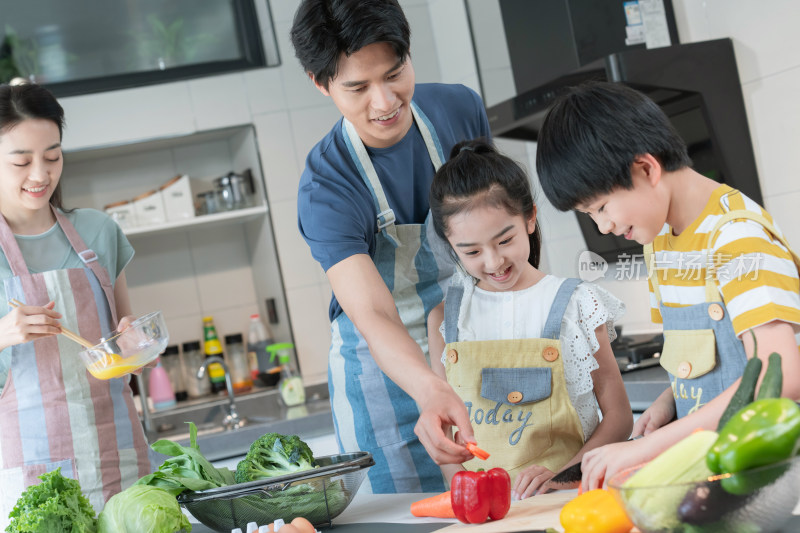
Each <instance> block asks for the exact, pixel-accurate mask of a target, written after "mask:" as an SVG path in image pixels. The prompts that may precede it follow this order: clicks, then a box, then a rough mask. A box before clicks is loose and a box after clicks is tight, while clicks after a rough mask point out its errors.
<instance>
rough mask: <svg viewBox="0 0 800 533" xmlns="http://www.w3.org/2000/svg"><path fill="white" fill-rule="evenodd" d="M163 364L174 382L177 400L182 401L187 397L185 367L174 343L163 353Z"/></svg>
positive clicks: (173, 388) (170, 379) (171, 381)
mask: <svg viewBox="0 0 800 533" xmlns="http://www.w3.org/2000/svg"><path fill="white" fill-rule="evenodd" d="M161 364H162V365H164V370H166V371H167V374H168V375H169V381H170V383H172V390H173V391H175V400H176V401H179V402H182V401H184V400H185V399H186V398H187V396H188V395H187V393H186V386H185V385H184V380H183V369H182V368H181V359H180V355H179V354H178V346H177V345H175V344H173V345H171V346H167V348H166V349H165V350H164V353H162V354H161Z"/></svg>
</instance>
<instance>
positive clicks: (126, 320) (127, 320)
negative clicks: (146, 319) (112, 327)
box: [117, 315, 136, 333]
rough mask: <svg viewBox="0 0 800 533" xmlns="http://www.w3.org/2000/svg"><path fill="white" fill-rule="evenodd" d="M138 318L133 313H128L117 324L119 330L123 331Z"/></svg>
mask: <svg viewBox="0 0 800 533" xmlns="http://www.w3.org/2000/svg"><path fill="white" fill-rule="evenodd" d="M134 320H136V317H135V316H133V315H126V316H124V317H122V318H120V319H119V324H117V332H118V333H122V332H123V331H125V330H126V329H128V328H129V327H131V324H133V321H134Z"/></svg>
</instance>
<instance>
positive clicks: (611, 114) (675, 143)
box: [536, 82, 692, 211]
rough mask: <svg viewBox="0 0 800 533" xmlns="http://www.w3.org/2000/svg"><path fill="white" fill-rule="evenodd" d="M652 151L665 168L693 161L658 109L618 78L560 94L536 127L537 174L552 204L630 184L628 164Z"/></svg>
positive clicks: (565, 206) (571, 204) (571, 203)
mask: <svg viewBox="0 0 800 533" xmlns="http://www.w3.org/2000/svg"><path fill="white" fill-rule="evenodd" d="M643 154H651V155H652V156H654V157H655V158H656V159H658V161H659V163H661V166H662V167H664V169H665V170H667V171H669V172H672V171H675V170H679V169H681V168H683V167H688V166H691V164H692V160H691V159H690V158H689V154H688V153H687V150H686V143H684V142H683V139H681V137H680V135H678V133H677V131H675V128H674V127H673V126H672V124H671V123H670V121H669V119H668V118H667V116H666V115H665V114H664V112H663V111H662V110H661V108H660V107H659V106H658V104H656V103H655V102H653V101H652V100H651V99H650V98H648V97H647V96H645V95H644V94H642V93H640V92H639V91H637V90H635V89H632V88H630V87H627V86H625V85H623V84H621V83H610V82H588V83H586V84H583V85H580V86H578V87H575V88H573V89H572V90H571V91H570V92H568V93H566V94H565V95H563V96H561V97H560V98H559V99H558V100H557V101H556V103H555V104H554V105H553V107H552V109H550V111H549V112H548V113H547V116H546V117H545V119H544V122H543V123H542V127H541V129H540V130H539V138H538V140H537V144H536V173H537V174H538V176H539V183H540V184H541V185H542V190H543V191H544V194H545V196H547V199H548V200H550V203H551V204H553V206H555V208H556V209H559V210H561V211H567V210H569V209H574V208H575V207H576V206H579V205H581V204H582V203H585V202H587V201H591V200H593V199H594V198H595V197H597V196H599V195H601V194H608V193H610V192H611V191H613V190H614V189H616V188H623V189H631V188H632V187H633V181H632V179H631V165H632V164H633V161H634V159H635V158H636V157H637V156H640V155H643Z"/></svg>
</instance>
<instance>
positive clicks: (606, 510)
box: [559, 489, 633, 533]
mask: <svg viewBox="0 0 800 533" xmlns="http://www.w3.org/2000/svg"><path fill="white" fill-rule="evenodd" d="M559 519H560V520H561V525H562V527H563V528H564V533H628V532H629V531H630V530H631V529H633V524H632V523H631V521H630V520H629V519H628V515H626V514H625V510H624V509H623V508H622V507H621V506H620V504H619V503H618V502H617V500H615V499H614V496H612V495H611V493H610V492H608V491H607V490H605V489H595V490H590V491H589V492H584V493H583V494H581V495H580V496H578V497H577V498H575V499H574V500H572V501H571V502H569V503H567V504H566V505H565V506H564V507H563V508H562V509H561V515H560V516H559Z"/></svg>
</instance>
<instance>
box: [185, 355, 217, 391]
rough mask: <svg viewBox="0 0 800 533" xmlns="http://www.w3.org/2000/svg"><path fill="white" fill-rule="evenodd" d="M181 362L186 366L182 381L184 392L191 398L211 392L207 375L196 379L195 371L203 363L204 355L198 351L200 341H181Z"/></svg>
mask: <svg viewBox="0 0 800 533" xmlns="http://www.w3.org/2000/svg"><path fill="white" fill-rule="evenodd" d="M182 348H183V363H184V366H185V368H186V375H185V376H184V377H185V378H186V379H184V383H186V392H188V393H189V396H190V397H192V398H199V397H201V396H205V395H206V394H208V393H210V392H211V381H210V380H209V379H208V376H207V375H206V376H204V377H203V379H197V371H198V370H200V366H202V364H203V360H204V359H205V356H204V355H203V352H201V351H200V341H190V342H184V343H183V346H182Z"/></svg>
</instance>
